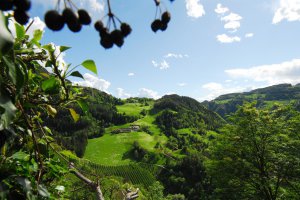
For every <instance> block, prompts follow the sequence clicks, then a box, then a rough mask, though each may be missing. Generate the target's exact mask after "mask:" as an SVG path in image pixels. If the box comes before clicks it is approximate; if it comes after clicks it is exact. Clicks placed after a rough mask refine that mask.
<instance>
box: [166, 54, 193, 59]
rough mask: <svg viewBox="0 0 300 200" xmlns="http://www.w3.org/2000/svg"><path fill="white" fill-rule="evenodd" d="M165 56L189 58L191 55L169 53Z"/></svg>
mask: <svg viewBox="0 0 300 200" xmlns="http://www.w3.org/2000/svg"><path fill="white" fill-rule="evenodd" d="M164 57H165V58H188V57H189V55H187V54H175V53H168V54H167V55H165V56H164Z"/></svg>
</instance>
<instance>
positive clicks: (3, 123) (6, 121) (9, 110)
mask: <svg viewBox="0 0 300 200" xmlns="http://www.w3.org/2000/svg"><path fill="white" fill-rule="evenodd" d="M0 89H1V88H0ZM0 108H1V114H0V131H1V130H3V129H6V128H7V127H8V126H9V125H10V124H11V123H12V121H13V120H14V118H15V115H16V111H17V108H16V107H15V105H14V104H13V103H12V101H11V99H10V98H9V95H8V94H7V92H5V91H4V90H0Z"/></svg>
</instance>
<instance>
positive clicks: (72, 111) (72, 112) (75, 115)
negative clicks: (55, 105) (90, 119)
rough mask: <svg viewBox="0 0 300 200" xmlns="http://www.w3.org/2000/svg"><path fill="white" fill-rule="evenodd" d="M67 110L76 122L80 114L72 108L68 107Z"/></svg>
mask: <svg viewBox="0 0 300 200" xmlns="http://www.w3.org/2000/svg"><path fill="white" fill-rule="evenodd" d="M69 111H70V113H71V116H72V118H73V120H74V122H77V121H78V120H79V118H80V115H78V114H77V113H76V111H75V110H74V109H73V108H70V109H69Z"/></svg>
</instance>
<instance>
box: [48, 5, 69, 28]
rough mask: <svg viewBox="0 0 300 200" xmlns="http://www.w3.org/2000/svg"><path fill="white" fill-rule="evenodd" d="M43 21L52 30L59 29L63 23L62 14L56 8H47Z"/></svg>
mask: <svg viewBox="0 0 300 200" xmlns="http://www.w3.org/2000/svg"><path fill="white" fill-rule="evenodd" d="M45 23H46V25H47V27H48V28H49V29H51V30H53V31H59V30H61V29H62V28H63V27H64V25H65V21H64V18H63V16H61V15H60V14H59V13H58V12H57V11H56V10H49V11H48V12H47V13H46V14H45Z"/></svg>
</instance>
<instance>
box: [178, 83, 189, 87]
mask: <svg viewBox="0 0 300 200" xmlns="http://www.w3.org/2000/svg"><path fill="white" fill-rule="evenodd" d="M178 86H179V87H184V86H187V83H178Z"/></svg>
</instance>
